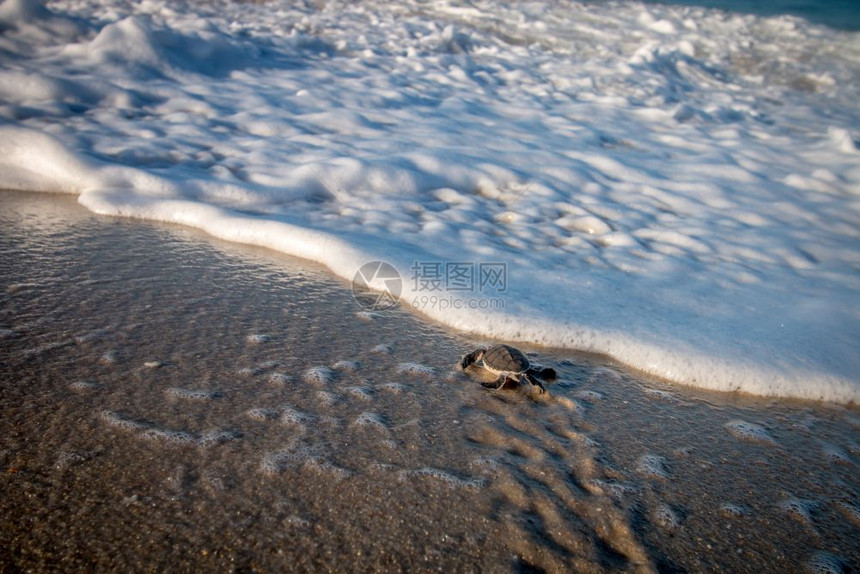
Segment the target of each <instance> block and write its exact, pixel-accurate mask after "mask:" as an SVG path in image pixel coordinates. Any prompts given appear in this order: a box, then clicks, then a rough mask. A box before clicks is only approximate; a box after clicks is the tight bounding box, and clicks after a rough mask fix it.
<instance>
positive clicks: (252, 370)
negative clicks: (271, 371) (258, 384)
mask: <svg viewBox="0 0 860 574" xmlns="http://www.w3.org/2000/svg"><path fill="white" fill-rule="evenodd" d="M236 373H237V374H239V375H241V376H243V377H255V376H257V375H261V374H262V373H263V369H261V368H260V367H242V368H241V369H239V370H238V371H236Z"/></svg>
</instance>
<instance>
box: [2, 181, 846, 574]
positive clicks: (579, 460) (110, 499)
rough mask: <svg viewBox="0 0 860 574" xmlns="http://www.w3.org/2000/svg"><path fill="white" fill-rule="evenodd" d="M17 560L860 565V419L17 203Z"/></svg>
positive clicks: (6, 208)
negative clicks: (520, 342) (504, 357)
mask: <svg viewBox="0 0 860 574" xmlns="http://www.w3.org/2000/svg"><path fill="white" fill-rule="evenodd" d="M0 253H2V255H0V413H2V416H0V571H3V572H15V571H37V572H42V571H57V570H60V571H80V570H86V569H91V570H94V571H108V570H110V571H123V572H136V571H201V572H203V571H206V572H225V571H269V572H276V571H338V572H343V571H347V572H353V571H355V572H365V571H398V570H410V571H436V570H442V571H457V572H459V571H470V572H472V571H492V572H505V571H524V572H526V571H548V572H563V571H577V572H604V571H643V572H647V571H665V572H676V571H698V572H701V571H726V572H728V571H733V572H788V571H802V570H804V569H810V570H812V571H815V572H831V571H834V572H839V571H842V570H843V569H844V570H845V571H852V570H857V569H858V568H860V545H858V543H857V540H858V538H860V532H858V529H860V496H858V495H860V478H858V476H860V475H858V472H857V462H858V455H860V445H858V443H860V438H858V429H860V414H858V412H857V410H856V409H853V408H851V407H846V406H837V405H829V404H824V403H807V402H791V401H770V400H764V399H751V398H748V397H744V396H741V395H735V394H708V393H705V392H702V391H692V390H689V389H684V388H681V387H670V386H667V385H664V384H661V383H659V382H658V381H654V380H650V379H646V378H643V377H641V376H639V375H636V374H635V373H631V372H629V371H625V370H623V369H621V368H620V367H618V366H616V365H613V364H611V363H609V362H607V361H605V360H602V359H600V358H599V357H594V356H583V355H577V354H576V353H572V352H568V351H564V352H562V351H558V352H557V351H553V350H548V349H540V348H523V350H524V351H527V352H528V353H529V354H530V356H531V358H532V359H534V360H535V361H536V362H538V363H540V364H542V365H547V366H552V367H554V368H555V369H556V370H557V371H558V373H559V377H558V380H557V381H556V382H555V383H552V384H550V385H548V390H549V392H548V393H547V395H545V396H542V397H536V396H534V395H530V394H527V393H524V392H520V391H517V390H503V391H499V392H491V391H487V390H485V389H484V388H482V387H481V386H480V384H479V383H478V381H477V380H476V378H475V377H473V376H470V375H468V374H463V373H460V372H458V371H457V370H456V369H455V367H454V366H455V363H456V362H457V360H458V359H459V357H460V356H461V355H462V354H463V353H466V352H468V351H470V350H472V349H474V348H476V347H477V346H479V345H480V344H482V343H484V342H483V341H479V340H475V339H470V338H467V337H463V336H460V335H456V334H453V333H451V332H446V331H445V330H443V329H441V328H440V327H438V326H435V325H433V324H429V323H427V322H424V321H423V320H421V319H420V318H418V317H417V316H415V315H414V314H411V313H409V312H407V311H405V310H402V309H398V310H393V311H381V312H376V313H366V312H364V311H363V309H362V308H361V307H359V306H358V304H357V303H356V302H355V300H354V299H353V297H352V295H351V292H350V290H349V285H348V284H345V283H344V282H342V281H341V280H338V279H333V278H332V277H331V276H330V275H329V274H327V273H326V272H325V271H324V270H323V269H322V268H321V267H318V266H316V265H314V264H309V263H306V262H302V261H298V260H294V259H290V258H287V257H285V256H282V255H279V254H277V253H274V252H269V251H266V250H262V249H255V248H248V247H241V246H236V245H232V244H229V243H223V242H219V241H217V240H213V239H211V238H207V237H206V236H204V235H202V234H200V233H198V232H196V231H189V230H187V229H184V228H181V227H176V226H169V225H164V224H150V223H141V222H135V221H130V220H123V219H108V218H100V217H98V216H96V215H93V214H91V213H89V212H87V211H86V210H84V209H83V208H82V207H80V206H78V205H77V204H76V203H75V202H74V200H73V199H70V198H67V197H57V196H45V195H35V194H25V193H11V192H3V193H0Z"/></svg>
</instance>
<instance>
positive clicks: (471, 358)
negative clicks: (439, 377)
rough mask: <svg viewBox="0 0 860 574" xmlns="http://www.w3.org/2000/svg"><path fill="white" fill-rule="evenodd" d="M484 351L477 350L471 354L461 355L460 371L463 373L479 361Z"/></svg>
mask: <svg viewBox="0 0 860 574" xmlns="http://www.w3.org/2000/svg"><path fill="white" fill-rule="evenodd" d="M486 351H487V350H486V349H477V350H475V351H472V352H471V353H468V354H466V355H463V357H462V358H461V359H460V363H459V366H460V370H462V371H465V370H466V369H468V368H469V367H471V366H472V365H474V364H475V363H477V362H478V361H480V360H481V359H482V358H483V356H484V353H485V352H486Z"/></svg>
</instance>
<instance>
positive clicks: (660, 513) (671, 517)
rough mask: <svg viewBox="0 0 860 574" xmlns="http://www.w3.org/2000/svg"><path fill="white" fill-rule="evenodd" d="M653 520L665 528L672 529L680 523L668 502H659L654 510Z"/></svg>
mask: <svg viewBox="0 0 860 574" xmlns="http://www.w3.org/2000/svg"><path fill="white" fill-rule="evenodd" d="M654 522H655V523H656V524H657V525H658V526H662V527H663V528H665V529H667V530H674V529H676V528H678V526H680V525H681V519H680V518H678V514H677V513H676V512H675V511H674V510H673V509H672V507H671V506H669V505H668V504H660V505H658V506H657V508H656V509H655V510H654Z"/></svg>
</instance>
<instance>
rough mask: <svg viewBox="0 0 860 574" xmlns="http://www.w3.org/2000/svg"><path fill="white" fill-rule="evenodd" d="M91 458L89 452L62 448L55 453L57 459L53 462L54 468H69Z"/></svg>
mask: <svg viewBox="0 0 860 574" xmlns="http://www.w3.org/2000/svg"><path fill="white" fill-rule="evenodd" d="M90 458H92V455H91V454H84V453H80V452H77V451H73V450H62V451H60V452H58V453H57V460H56V462H55V463H54V466H55V467H56V468H69V467H71V466H77V465H79V464H83V463H85V462H86V461H87V460H89V459H90Z"/></svg>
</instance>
